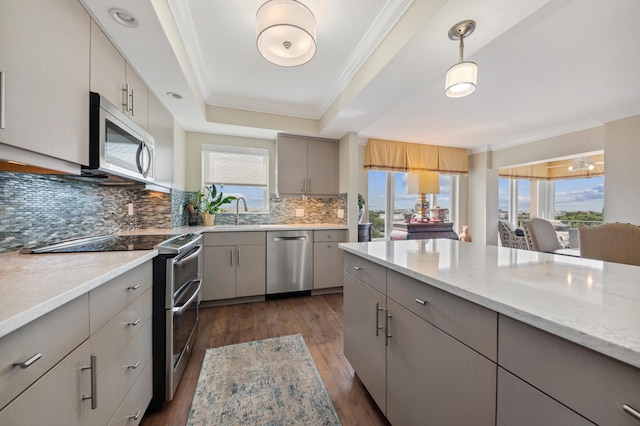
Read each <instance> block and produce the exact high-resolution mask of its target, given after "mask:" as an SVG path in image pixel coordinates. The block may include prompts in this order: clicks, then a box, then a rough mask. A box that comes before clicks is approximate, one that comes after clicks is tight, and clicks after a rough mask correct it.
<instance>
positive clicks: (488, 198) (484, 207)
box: [467, 152, 498, 245]
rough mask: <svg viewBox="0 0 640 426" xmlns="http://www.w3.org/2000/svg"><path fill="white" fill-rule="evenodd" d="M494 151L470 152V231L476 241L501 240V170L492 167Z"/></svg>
mask: <svg viewBox="0 0 640 426" xmlns="http://www.w3.org/2000/svg"><path fill="white" fill-rule="evenodd" d="M490 154H491V153H490V152H482V153H479V154H474V155H471V156H469V178H468V197H467V200H468V209H467V221H468V222H469V223H468V225H469V232H470V233H471V236H472V238H473V241H474V242H477V243H484V244H491V245H497V244H498V170H497V169H491V163H490V160H491V155H490Z"/></svg>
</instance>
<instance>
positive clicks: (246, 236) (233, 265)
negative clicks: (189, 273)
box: [202, 231, 267, 300]
mask: <svg viewBox="0 0 640 426" xmlns="http://www.w3.org/2000/svg"><path fill="white" fill-rule="evenodd" d="M265 238H266V236H265V233H264V232H253V231H249V232H219V233H218V232H208V233H205V234H204V245H205V247H204V267H203V279H204V285H203V287H204V288H203V291H202V300H222V299H233V298H237V297H250V296H264V294H265V292H266V287H265V286H266V281H265V279H266V271H267V268H266V247H265V243H266V240H265Z"/></svg>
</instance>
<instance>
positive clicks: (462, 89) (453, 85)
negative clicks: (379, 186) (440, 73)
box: [445, 61, 478, 98]
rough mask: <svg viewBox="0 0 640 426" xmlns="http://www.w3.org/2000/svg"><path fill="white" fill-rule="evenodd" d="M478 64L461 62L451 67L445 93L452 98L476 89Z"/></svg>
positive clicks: (468, 93) (465, 94)
mask: <svg viewBox="0 0 640 426" xmlns="http://www.w3.org/2000/svg"><path fill="white" fill-rule="evenodd" d="M477 82H478V65H477V64H476V63H475V62H469V61H465V62H459V63H457V64H455V65H454V66H452V67H451V68H449V70H448V71H447V77H446V80H445V94H446V95H447V96H448V97H450V98H461V97H463V96H467V95H470V94H471V93H473V91H474V90H476V83H477Z"/></svg>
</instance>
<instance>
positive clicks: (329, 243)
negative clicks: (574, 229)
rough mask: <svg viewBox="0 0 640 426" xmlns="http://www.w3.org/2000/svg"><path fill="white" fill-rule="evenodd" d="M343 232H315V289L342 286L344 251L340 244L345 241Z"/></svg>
mask: <svg viewBox="0 0 640 426" xmlns="http://www.w3.org/2000/svg"><path fill="white" fill-rule="evenodd" d="M345 234H346V232H345V231H341V230H321V231H313V288H314V290H315V289H323V288H333V287H340V286H342V271H343V270H344V264H343V255H342V250H340V248H339V247H338V244H340V243H342V242H344V241H345V238H346V235H345Z"/></svg>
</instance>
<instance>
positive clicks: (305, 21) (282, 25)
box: [256, 0, 316, 67]
mask: <svg viewBox="0 0 640 426" xmlns="http://www.w3.org/2000/svg"><path fill="white" fill-rule="evenodd" d="M256 38H257V40H256V44H257V47H258V51H259V52H260V54H261V55H262V56H264V58H265V59H266V60H268V61H269V62H272V63H274V64H276V65H281V66H283V67H295V66H298V65H302V64H304V63H306V62H308V61H309V60H310V59H311V58H313V56H314V55H315V53H316V18H315V17H314V16H313V13H311V11H310V10H309V9H308V8H307V7H306V6H305V5H303V4H302V3H300V2H298V1H296V0H270V1H268V2H266V3H264V4H263V5H262V6H260V9H258V13H257V14H256Z"/></svg>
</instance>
